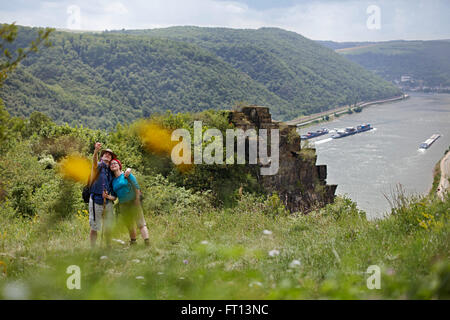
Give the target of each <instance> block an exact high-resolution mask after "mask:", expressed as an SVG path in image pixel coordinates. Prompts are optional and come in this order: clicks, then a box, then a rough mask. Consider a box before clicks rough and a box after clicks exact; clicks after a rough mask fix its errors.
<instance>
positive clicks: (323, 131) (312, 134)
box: [300, 128, 329, 140]
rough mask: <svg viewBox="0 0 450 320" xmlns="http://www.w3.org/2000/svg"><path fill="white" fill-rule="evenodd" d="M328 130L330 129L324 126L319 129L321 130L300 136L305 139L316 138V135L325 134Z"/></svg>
mask: <svg viewBox="0 0 450 320" xmlns="http://www.w3.org/2000/svg"><path fill="white" fill-rule="evenodd" d="M328 132H329V131H328V129H327V128H322V129H319V130H317V131H314V132H308V133H307V134H302V135H301V136H300V138H301V139H303V140H307V139H311V138H315V137H318V136H322V135H324V134H327V133H328Z"/></svg>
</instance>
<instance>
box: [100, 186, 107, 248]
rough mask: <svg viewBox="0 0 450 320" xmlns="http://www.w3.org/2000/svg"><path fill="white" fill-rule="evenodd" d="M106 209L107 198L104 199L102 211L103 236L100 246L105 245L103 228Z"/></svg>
mask: <svg viewBox="0 0 450 320" xmlns="http://www.w3.org/2000/svg"><path fill="white" fill-rule="evenodd" d="M105 191H106V190H105V189H103V192H105ZM105 208H106V198H103V211H102V236H101V239H100V246H102V245H103V230H104V229H103V228H104V224H105Z"/></svg>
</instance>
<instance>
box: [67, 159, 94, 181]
mask: <svg viewBox="0 0 450 320" xmlns="http://www.w3.org/2000/svg"><path fill="white" fill-rule="evenodd" d="M91 166H92V164H91V162H90V161H89V160H88V159H87V158H85V157H82V156H78V155H70V156H68V157H66V158H64V159H63V160H62V161H61V162H60V166H59V172H60V173H61V175H62V176H63V178H64V179H69V180H73V181H76V182H80V183H83V184H85V183H87V181H88V178H89V173H90V171H91Z"/></svg>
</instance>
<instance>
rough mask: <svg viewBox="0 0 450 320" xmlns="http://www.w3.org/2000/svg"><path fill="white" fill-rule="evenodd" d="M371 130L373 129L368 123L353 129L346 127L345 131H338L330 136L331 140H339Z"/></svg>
mask: <svg viewBox="0 0 450 320" xmlns="http://www.w3.org/2000/svg"><path fill="white" fill-rule="evenodd" d="M371 129H373V127H372V126H371V125H370V124H368V123H365V124H361V125H359V126H357V127H356V128H355V127H347V128H345V129H338V130H336V134H333V135H332V136H331V138H333V139H339V138H343V137H346V136H351V135H354V134H357V133H360V132H364V131H369V130H371Z"/></svg>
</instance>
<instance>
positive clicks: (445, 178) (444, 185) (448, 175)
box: [436, 152, 450, 200]
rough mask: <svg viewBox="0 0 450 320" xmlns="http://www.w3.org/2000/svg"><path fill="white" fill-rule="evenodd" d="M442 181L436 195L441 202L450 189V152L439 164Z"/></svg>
mask: <svg viewBox="0 0 450 320" xmlns="http://www.w3.org/2000/svg"><path fill="white" fill-rule="evenodd" d="M439 167H440V176H441V177H440V180H439V185H438V187H437V190H436V194H437V195H438V197H439V198H440V199H441V200H444V197H445V194H446V193H447V192H448V190H449V188H450V182H449V179H450V152H447V153H446V154H445V156H444V157H443V158H442V160H441V161H440V164H439Z"/></svg>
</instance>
